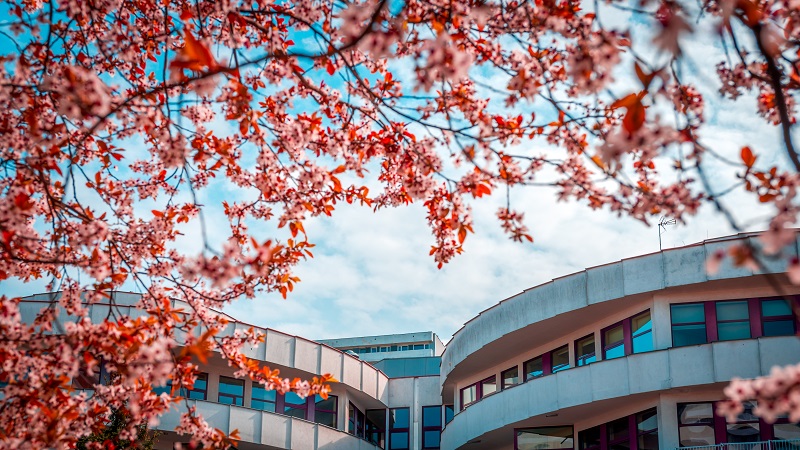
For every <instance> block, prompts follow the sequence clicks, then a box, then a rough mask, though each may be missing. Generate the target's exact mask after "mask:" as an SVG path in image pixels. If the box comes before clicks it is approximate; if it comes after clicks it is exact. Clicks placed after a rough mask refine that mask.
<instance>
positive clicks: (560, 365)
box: [550, 345, 569, 373]
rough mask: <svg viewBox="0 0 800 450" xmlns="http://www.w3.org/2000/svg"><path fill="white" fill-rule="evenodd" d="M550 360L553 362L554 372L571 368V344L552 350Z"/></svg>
mask: <svg viewBox="0 0 800 450" xmlns="http://www.w3.org/2000/svg"><path fill="white" fill-rule="evenodd" d="M550 361H551V362H552V372H553V373H556V372H558V371H560V370H564V369H569V346H567V345H565V346H563V347H561V348H558V349H556V350H553V351H552V352H550Z"/></svg>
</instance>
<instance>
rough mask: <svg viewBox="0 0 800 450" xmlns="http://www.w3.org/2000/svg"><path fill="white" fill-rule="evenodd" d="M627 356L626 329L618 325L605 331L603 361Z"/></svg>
mask: <svg viewBox="0 0 800 450" xmlns="http://www.w3.org/2000/svg"><path fill="white" fill-rule="evenodd" d="M622 356H625V329H624V327H623V325H622V324H621V323H620V324H617V325H614V326H611V327H609V328H606V329H605V330H603V359H614V358H620V357H622Z"/></svg>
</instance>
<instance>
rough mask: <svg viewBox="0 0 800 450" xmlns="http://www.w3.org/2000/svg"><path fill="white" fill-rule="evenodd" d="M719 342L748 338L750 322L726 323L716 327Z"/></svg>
mask: <svg viewBox="0 0 800 450" xmlns="http://www.w3.org/2000/svg"><path fill="white" fill-rule="evenodd" d="M717 332H718V334H719V340H720V341H732V340H735V339H749V338H750V322H728V323H720V324H718V325H717Z"/></svg>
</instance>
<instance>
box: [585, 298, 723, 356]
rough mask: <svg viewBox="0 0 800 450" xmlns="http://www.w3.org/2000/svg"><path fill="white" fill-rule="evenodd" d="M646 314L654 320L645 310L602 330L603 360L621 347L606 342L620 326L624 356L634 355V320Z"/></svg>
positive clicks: (648, 311) (647, 310) (616, 343)
mask: <svg viewBox="0 0 800 450" xmlns="http://www.w3.org/2000/svg"><path fill="white" fill-rule="evenodd" d="M645 313H650V320H653V315H652V313H651V312H650V310H649V309H646V310H644V311H642V312H639V313H636V314H634V315H632V316H630V317H626V318H625V319H622V320H620V321H619V322H617V323H615V324H613V325H609V326H607V327H605V328H603V329H601V330H600V343H601V346H600V347H601V348H602V350H603V360H606V359H608V357H607V356H606V353H607V352H608V350H610V349H612V348H616V347H617V346H618V345H619V344H618V342H619V341H617V342H614V343H613V344H615V345H613V346H611V344H609V343H608V342H606V331H608V330H611V329H613V328H617V327H618V326H620V325H621V326H622V345H623V347H622V348H623V356H629V355H633V319H635V318H637V317H639V316H641V315H642V314H645ZM706 317H708V315H707V312H706ZM698 324H699V322H698ZM681 325H684V324H681ZM649 333H650V335H651V336H652V333H653V332H652V331H649ZM642 334H644V333H642ZM595 346H597V343H596V342H595ZM595 348H596V347H595ZM595 354H597V350H595ZM576 355H577V353H576ZM618 358H619V356H618ZM612 359H613V358H612Z"/></svg>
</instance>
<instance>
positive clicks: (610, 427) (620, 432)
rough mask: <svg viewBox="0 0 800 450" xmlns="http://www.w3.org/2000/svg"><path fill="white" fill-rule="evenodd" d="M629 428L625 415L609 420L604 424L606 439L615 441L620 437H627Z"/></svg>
mask: <svg viewBox="0 0 800 450" xmlns="http://www.w3.org/2000/svg"><path fill="white" fill-rule="evenodd" d="M628 429H629V422H628V418H627V417H623V418H621V419H617V420H614V421H612V422H609V423H608V424H607V425H606V430H607V432H608V440H609V441H610V442H611V441H617V440H620V439H627V438H628V437H629V435H628Z"/></svg>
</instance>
